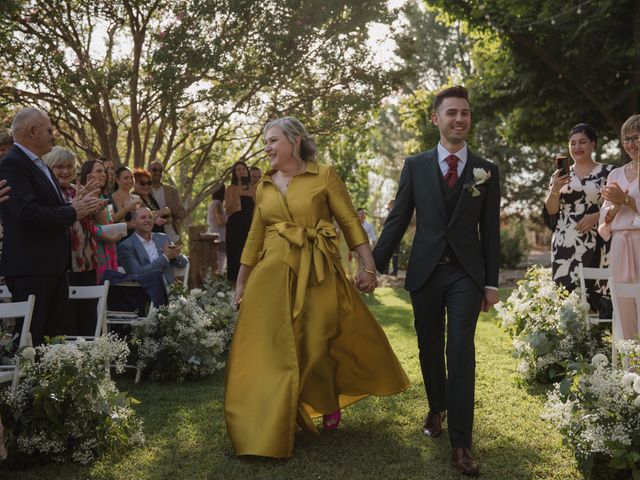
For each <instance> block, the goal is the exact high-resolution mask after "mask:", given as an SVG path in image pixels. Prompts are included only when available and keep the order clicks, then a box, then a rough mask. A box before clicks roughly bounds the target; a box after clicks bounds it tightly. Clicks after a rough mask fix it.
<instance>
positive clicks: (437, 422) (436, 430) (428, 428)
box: [422, 412, 447, 438]
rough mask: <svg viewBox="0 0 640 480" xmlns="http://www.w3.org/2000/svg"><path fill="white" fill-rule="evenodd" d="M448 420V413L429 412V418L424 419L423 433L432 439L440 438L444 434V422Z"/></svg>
mask: <svg viewBox="0 0 640 480" xmlns="http://www.w3.org/2000/svg"><path fill="white" fill-rule="evenodd" d="M446 418H447V412H438V413H434V412H429V414H428V415H427V418H425V419H424V426H423V427H422V432H423V433H424V434H425V435H426V436H427V437H431V438H435V437H438V436H440V434H441V433H442V422H444V420H445V419H446Z"/></svg>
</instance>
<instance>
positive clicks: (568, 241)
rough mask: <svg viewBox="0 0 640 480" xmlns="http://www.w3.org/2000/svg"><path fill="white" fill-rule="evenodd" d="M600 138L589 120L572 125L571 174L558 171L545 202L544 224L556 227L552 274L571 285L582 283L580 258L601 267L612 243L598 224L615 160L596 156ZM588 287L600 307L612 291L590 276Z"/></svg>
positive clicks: (591, 299) (594, 303) (590, 297)
mask: <svg viewBox="0 0 640 480" xmlns="http://www.w3.org/2000/svg"><path fill="white" fill-rule="evenodd" d="M597 141H598V134H597V133H596V130H595V129H594V128H593V127H591V126H589V125H587V124H586V123H579V124H578V125H576V126H574V127H573V128H572V129H571V131H570V132H569V153H570V155H571V158H572V159H573V164H572V165H571V166H570V167H569V171H568V174H567V173H566V172H563V171H562V170H560V169H558V170H556V171H555V172H554V174H553V176H552V177H551V181H550V182H549V191H548V192H547V197H546V199H545V203H544V209H543V217H544V221H545V225H547V227H548V228H549V229H550V230H551V231H552V232H553V239H552V252H551V262H552V263H551V266H552V272H553V273H552V274H553V280H554V281H555V282H556V284H558V285H564V286H565V287H566V289H567V290H569V291H573V290H575V289H576V288H577V287H578V286H579V280H578V265H579V264H581V263H582V264H583V265H584V266H585V267H596V268H599V267H605V266H606V265H607V263H608V256H607V252H608V250H609V246H608V243H607V242H605V241H604V240H603V239H602V238H601V237H600V236H599V235H598V232H597V226H598V218H599V215H600V213H599V212H600V205H602V201H603V200H602V196H601V194H600V189H601V188H602V187H603V186H604V184H605V182H606V179H607V175H609V173H610V172H611V170H613V166H612V165H604V164H602V163H598V162H596V161H595V160H594V159H593V156H594V152H595V150H596V146H597ZM565 165H566V166H568V165H569V163H568V162H567V163H566V164H565ZM587 290H588V292H587V298H588V300H589V304H590V306H591V308H592V309H593V310H594V311H596V310H598V308H599V306H600V298H601V297H602V296H608V294H609V292H608V289H607V288H606V285H601V284H600V282H588V283H587Z"/></svg>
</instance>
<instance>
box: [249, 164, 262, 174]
mask: <svg viewBox="0 0 640 480" xmlns="http://www.w3.org/2000/svg"><path fill="white" fill-rule="evenodd" d="M252 170H254V171H255V170H258V171H259V172H262V169H261V168H260V167H256V166H255V165H254V166H253V167H251V168H249V171H252Z"/></svg>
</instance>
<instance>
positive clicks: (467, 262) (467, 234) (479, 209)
mask: <svg viewBox="0 0 640 480" xmlns="http://www.w3.org/2000/svg"><path fill="white" fill-rule="evenodd" d="M474 168H481V169H483V170H485V171H488V172H491V178H490V179H489V180H488V181H487V182H486V183H484V184H482V185H478V186H477V187H476V188H477V189H478V190H479V192H480V195H478V196H475V197H474V196H473V194H472V192H471V191H470V190H471V188H470V185H471V183H473V180H474V176H473V169H474ZM441 177H442V172H441V170H440V167H439V165H438V153H437V149H436V148H434V149H433V150H429V151H427V152H423V153H420V154H418V155H414V156H412V157H409V158H407V159H406V160H405V163H404V167H403V169H402V174H401V175H400V183H399V185H398V193H397V195H396V201H395V205H394V207H393V209H392V210H391V212H390V214H389V216H388V218H387V221H386V222H385V224H384V228H383V230H382V234H381V235H380V239H379V240H378V243H377V245H376V248H375V249H374V251H373V256H374V259H375V262H376V268H377V269H378V270H379V271H381V272H382V271H383V270H384V267H385V265H388V264H389V259H390V258H391V255H392V254H393V251H394V249H395V248H396V246H397V245H398V243H399V242H400V241H401V240H402V237H403V235H404V233H405V231H406V229H407V227H408V225H409V222H410V221H411V217H412V216H413V211H414V209H415V211H416V233H415V237H414V240H413V246H412V247H411V256H410V258H409V266H408V268H407V277H406V280H405V288H406V289H407V290H409V291H415V290H418V289H419V288H420V287H421V286H422V285H424V283H425V282H426V281H427V279H428V278H429V277H430V276H431V274H432V273H433V270H434V269H435V267H436V265H437V263H438V261H439V260H440V258H441V257H442V254H443V252H444V249H445V247H446V245H447V242H448V243H449V244H450V245H451V248H452V249H453V252H454V254H455V256H456V259H457V260H458V262H459V263H460V265H461V266H462V268H464V269H465V271H466V272H467V273H468V274H469V276H470V277H471V278H472V280H473V281H474V283H476V284H477V285H478V287H479V288H481V289H484V287H485V286H494V287H497V286H498V271H499V264H500V179H499V176H498V168H497V167H496V166H495V165H494V164H493V163H491V162H488V161H487V160H484V159H482V158H480V157H478V156H477V155H474V154H473V153H472V152H471V151H469V154H468V157H467V165H466V169H465V175H464V178H463V179H462V181H463V190H462V193H461V194H460V198H459V200H458V204H457V206H456V209H455V212H454V214H453V216H452V217H451V218H450V219H449V218H447V213H446V209H445V205H444V200H443V196H442V187H441V185H440V182H441Z"/></svg>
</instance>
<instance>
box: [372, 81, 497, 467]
mask: <svg viewBox="0 0 640 480" xmlns="http://www.w3.org/2000/svg"><path fill="white" fill-rule="evenodd" d="M433 107H434V108H433V110H434V111H433V113H432V115H431V120H432V122H433V123H434V124H435V125H436V126H437V127H438V129H439V131H440V142H439V143H438V145H437V146H436V148H434V149H432V150H429V151H427V152H423V153H420V154H418V155H415V156H412V157H409V158H407V159H406V161H405V164H404V168H403V170H402V174H401V176H400V182H399V186H398V193H397V195H396V199H395V205H394V207H393V209H392V210H391V212H390V214H389V217H388V219H387V221H386V223H385V225H384V230H383V231H382V234H381V236H380V239H379V240H378V244H377V246H376V248H375V250H374V251H373V256H374V258H375V261H376V267H377V269H378V270H379V271H383V270H384V268H385V267H386V266H387V265H388V264H389V258H390V257H391V255H392V254H393V251H394V249H395V248H396V246H397V245H398V243H399V242H400V240H401V239H402V236H403V235H404V233H405V230H406V229H407V226H408V225H409V222H410V220H411V217H412V215H413V211H414V209H415V211H416V234H415V238H414V240H413V246H412V248H411V256H410V259H409V266H408V269H407V277H406V282H405V288H406V289H407V290H409V292H410V295H411V303H412V305H413V313H414V318H415V329H416V333H417V337H418V348H419V354H420V366H421V369H422V376H423V379H424V385H425V389H426V392H427V399H428V401H429V413H428V415H427V418H426V419H425V424H424V427H423V431H424V433H425V434H426V435H428V436H430V437H438V436H439V435H440V434H441V433H442V422H443V420H444V419H445V415H446V412H448V414H449V420H448V427H449V440H450V442H451V446H452V448H453V451H452V461H453V463H454V466H455V467H456V469H457V470H459V471H460V472H461V473H463V474H465V475H477V474H478V473H479V464H478V462H477V460H476V459H475V458H474V457H473V456H472V454H471V451H470V448H471V433H472V427H473V403H474V384H475V345H474V336H475V329H476V323H477V320H478V315H479V314H480V310H483V311H488V310H489V308H491V306H492V305H494V304H495V303H497V301H498V292H497V286H498V269H499V256H500V232H499V229H500V220H499V218H500V182H499V178H498V169H497V167H496V166H495V165H494V164H492V163H491V162H488V161H486V160H484V159H482V158H480V157H478V156H476V155H474V154H473V153H472V152H471V151H469V150H468V149H467V145H466V139H467V137H468V135H469V129H470V127H471V109H470V106H469V100H468V94H467V90H466V89H465V88H464V87H451V88H448V89H446V90H443V91H442V92H440V93H439V94H438V95H437V96H436V98H435V101H434V106H433ZM445 312H446V323H445ZM445 325H446V337H447V341H446V364H445Z"/></svg>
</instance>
